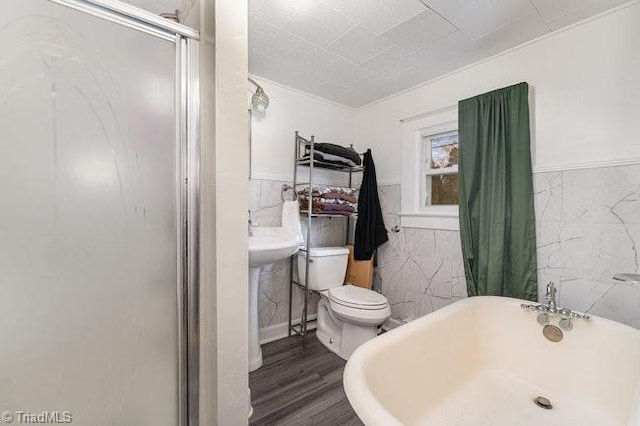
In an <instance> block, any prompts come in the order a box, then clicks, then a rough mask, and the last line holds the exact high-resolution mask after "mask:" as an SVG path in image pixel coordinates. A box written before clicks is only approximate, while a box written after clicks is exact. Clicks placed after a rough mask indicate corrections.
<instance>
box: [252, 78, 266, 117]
mask: <svg viewBox="0 0 640 426" xmlns="http://www.w3.org/2000/svg"><path fill="white" fill-rule="evenodd" d="M249 82H251V83H253V84H254V85H255V86H256V91H255V93H254V94H253V96H252V97H251V107H252V108H253V109H255V110H256V111H258V112H264V110H265V109H267V107H268V106H269V97H268V96H267V94H266V93H264V89H263V88H262V86H260V85H259V84H258V83H256V82H255V81H254V80H253V79H252V78H249Z"/></svg>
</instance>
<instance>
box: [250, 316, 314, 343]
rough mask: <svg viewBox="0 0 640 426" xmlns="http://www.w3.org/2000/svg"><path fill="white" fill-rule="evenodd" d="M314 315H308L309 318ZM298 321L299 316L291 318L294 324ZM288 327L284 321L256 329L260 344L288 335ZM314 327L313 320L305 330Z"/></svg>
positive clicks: (312, 318) (312, 317) (311, 318)
mask: <svg viewBox="0 0 640 426" xmlns="http://www.w3.org/2000/svg"><path fill="white" fill-rule="evenodd" d="M316 317H317V315H316V314H313V315H309V320H315V319H316ZM299 321H300V318H296V319H294V320H293V322H294V324H295V323H297V322H299ZM288 328H289V323H286V322H283V323H280V324H274V325H270V326H269V327H265V328H261V329H260V330H258V337H259V339H260V344H261V345H264V344H265V343H269V342H273V341H275V340H280V339H284V338H285V337H287V336H289V330H288ZM314 328H316V322H315V321H313V322H311V323H309V324H308V326H307V330H313V329H314Z"/></svg>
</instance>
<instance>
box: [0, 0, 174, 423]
mask: <svg viewBox="0 0 640 426" xmlns="http://www.w3.org/2000/svg"><path fill="white" fill-rule="evenodd" d="M2 10H3V11H2V14H0V51H1V52H2V55H1V56H0V288H1V290H2V292H1V293H0V295H1V296H0V319H1V320H0V338H1V343H0V411H5V410H7V411H8V412H9V413H11V415H13V418H14V419H16V417H17V416H19V415H20V414H19V412H25V413H34V414H41V413H42V412H56V411H57V412H59V413H63V412H67V413H68V414H66V415H68V416H71V419H72V421H73V422H72V423H73V424H78V425H103V424H104V425H107V424H108V425H175V424H176V423H177V422H178V411H179V408H178V407H179V395H178V392H179V386H178V381H179V379H178V377H179V371H178V370H179V367H178V361H179V359H178V358H179V357H178V353H179V350H178V348H179V338H178V336H179V331H178V315H179V312H178V303H177V298H178V288H179V282H180V280H179V264H180V262H179V254H180V250H179V226H178V222H179V199H180V197H179V192H180V191H179V186H178V179H179V166H178V165H179V163H180V162H179V148H178V146H177V142H176V139H177V138H176V119H175V115H176V106H175V104H176V102H175V100H176V42H175V40H174V41H171V40H167V39H166V38H161V37H156V36H153V35H150V34H148V33H145V32H143V31H139V30H136V29H133V28H128V27H126V26H123V25H120V24H117V23H115V22H111V21H109V20H105V19H102V18H99V17H96V16H92V15H90V14H87V13H84V12H81V11H78V10H74V9H70V8H67V7H64V6H61V5H58V4H54V3H51V2H48V1H45V0H29V1H24V0H4V1H3V2H2ZM3 415H4V414H3ZM58 415H59V416H61V415H62V414H58ZM60 418H62V417H60Z"/></svg>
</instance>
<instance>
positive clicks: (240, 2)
mask: <svg viewBox="0 0 640 426" xmlns="http://www.w3.org/2000/svg"><path fill="white" fill-rule="evenodd" d="M247 9H248V5H247V0H202V1H201V2H200V17H201V22H200V23H201V41H200V43H201V44H200V102H201V110H200V114H201V116H200V117H201V144H200V148H201V156H200V160H201V163H200V164H201V167H200V194H201V199H200V206H199V207H200V257H199V259H200V277H199V278H200V281H199V288H200V307H199V314H200V330H199V332H200V383H199V385H200V395H199V397H200V404H199V405H200V406H199V421H198V422H197V424H199V425H203V426H217V425H246V424H247V412H248V404H249V398H248V394H247V393H248V387H249V378H248V374H249V372H248V365H247V359H248V355H247V346H248V341H249V337H248V321H249V312H248V306H249V301H248V300H249V298H248V290H249V282H248V281H249V279H248V272H249V271H248V268H247V265H248V251H247V243H248V241H247V238H248V237H247V207H248V183H247V179H246V176H247V174H248V171H249V170H248V157H249V150H248V146H247V144H246V143H238V141H246V140H247V138H248V132H247V110H246V98H245V90H244V88H245V87H246V86H245V84H246V81H247V75H248V71H247V70H248V63H247V62H248V53H247V52H248V49H247V32H248V29H247V13H248V12H247Z"/></svg>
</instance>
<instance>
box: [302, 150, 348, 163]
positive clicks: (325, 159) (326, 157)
mask: <svg viewBox="0 0 640 426" xmlns="http://www.w3.org/2000/svg"><path fill="white" fill-rule="evenodd" d="M313 158H314V160H316V161H320V162H322V163H327V164H331V165H332V166H340V167H355V166H357V164H355V163H354V162H353V161H351V160H348V159H346V158H342V157H338V156H334V155H330V154H323V153H321V152H314V153H313ZM308 159H309V154H306V155H305V156H304V157H302V160H308Z"/></svg>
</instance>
